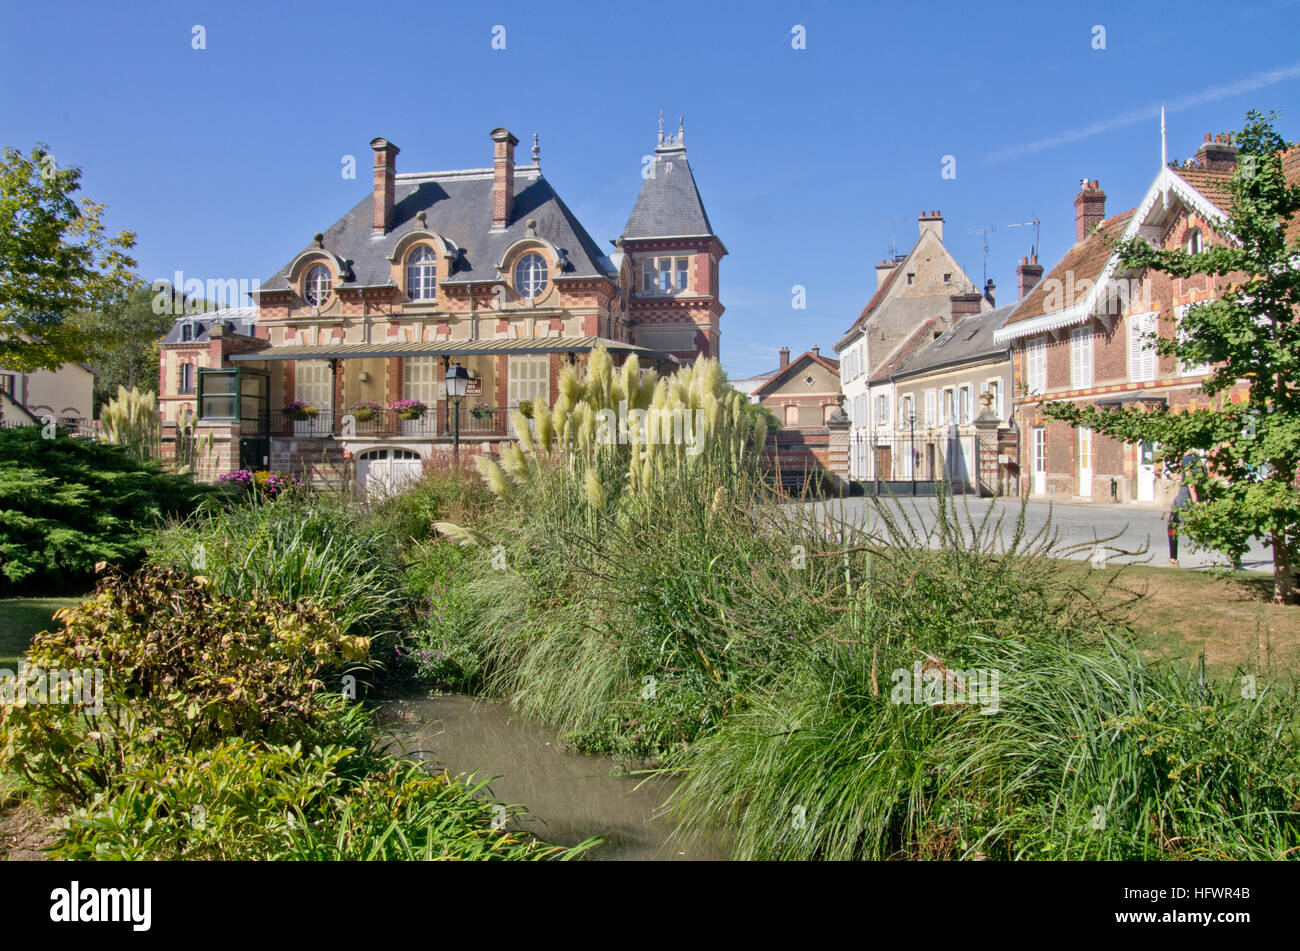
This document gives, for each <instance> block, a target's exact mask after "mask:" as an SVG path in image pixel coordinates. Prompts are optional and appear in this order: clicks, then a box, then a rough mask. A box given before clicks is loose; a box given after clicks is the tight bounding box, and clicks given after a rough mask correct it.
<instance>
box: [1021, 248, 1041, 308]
mask: <svg viewBox="0 0 1300 951" xmlns="http://www.w3.org/2000/svg"><path fill="white" fill-rule="evenodd" d="M1042 278H1043V266H1042V265H1041V264H1039V263H1038V255H1034V256H1033V258H1032V259H1031V258H1021V259H1020V266H1019V267H1017V268H1016V283H1017V284H1019V285H1020V297H1018V298H1017V300H1024V299H1025V295H1026V294H1028V293H1029V292H1030V291H1032V290H1033V289H1034V285H1035V284H1037V283H1038V282H1039V281H1040V280H1042Z"/></svg>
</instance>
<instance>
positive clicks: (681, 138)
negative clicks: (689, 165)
mask: <svg viewBox="0 0 1300 951" xmlns="http://www.w3.org/2000/svg"><path fill="white" fill-rule="evenodd" d="M677 144H678V145H685V144H686V117H685V116H678V117H677Z"/></svg>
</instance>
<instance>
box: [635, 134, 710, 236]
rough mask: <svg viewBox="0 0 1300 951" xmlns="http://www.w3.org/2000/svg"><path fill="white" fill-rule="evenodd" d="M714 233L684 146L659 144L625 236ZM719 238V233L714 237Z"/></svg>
mask: <svg viewBox="0 0 1300 951" xmlns="http://www.w3.org/2000/svg"><path fill="white" fill-rule="evenodd" d="M701 235H711V236H712V235H713V226H712V225H711V224H709V216H708V214H706V213H705V211H704V202H703V201H701V200H700V191H699V189H698V188H697V187H696V185H695V175H694V174H693V173H692V172H691V164H690V162H688V161H686V148H685V147H684V146H660V147H659V148H656V149H655V155H654V162H653V163H652V164H651V165H649V166H648V172H647V174H646V176H645V181H644V182H643V183H642V185H641V193H640V194H639V195H637V199H636V204H635V205H633V206H632V214H631V215H629V216H628V219H627V225H626V226H625V227H624V228H623V237H624V238H685V237H698V236H701ZM715 237H716V236H715Z"/></svg>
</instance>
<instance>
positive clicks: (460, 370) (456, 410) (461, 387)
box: [446, 363, 469, 461]
mask: <svg viewBox="0 0 1300 951" xmlns="http://www.w3.org/2000/svg"><path fill="white" fill-rule="evenodd" d="M446 383H447V399H449V400H451V407H452V409H451V412H452V424H451V433H452V435H451V454H452V456H453V457H454V458H455V459H456V460H457V461H459V460H460V401H461V400H463V399H464V398H465V393H466V391H467V390H468V389H469V372H468V371H467V370H466V369H465V368H464V367H463V366H461V365H460V364H459V363H453V364H452V365H451V366H450V367H449V368H448V369H447V379H446Z"/></svg>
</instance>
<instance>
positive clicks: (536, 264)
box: [515, 251, 546, 300]
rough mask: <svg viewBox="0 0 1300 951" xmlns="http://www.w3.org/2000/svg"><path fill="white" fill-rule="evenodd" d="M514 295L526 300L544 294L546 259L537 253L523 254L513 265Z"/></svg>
mask: <svg viewBox="0 0 1300 951" xmlns="http://www.w3.org/2000/svg"><path fill="white" fill-rule="evenodd" d="M515 293H517V294H518V295H519V296H520V297H523V298H527V299H528V300H532V299H534V298H538V297H541V296H542V294H544V293H546V259H545V258H544V257H542V256H541V255H540V254H538V253H537V252H535V251H531V252H529V253H528V254H525V255H524V256H523V257H521V258H520V259H519V262H518V263H517V264H516V265H515Z"/></svg>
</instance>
